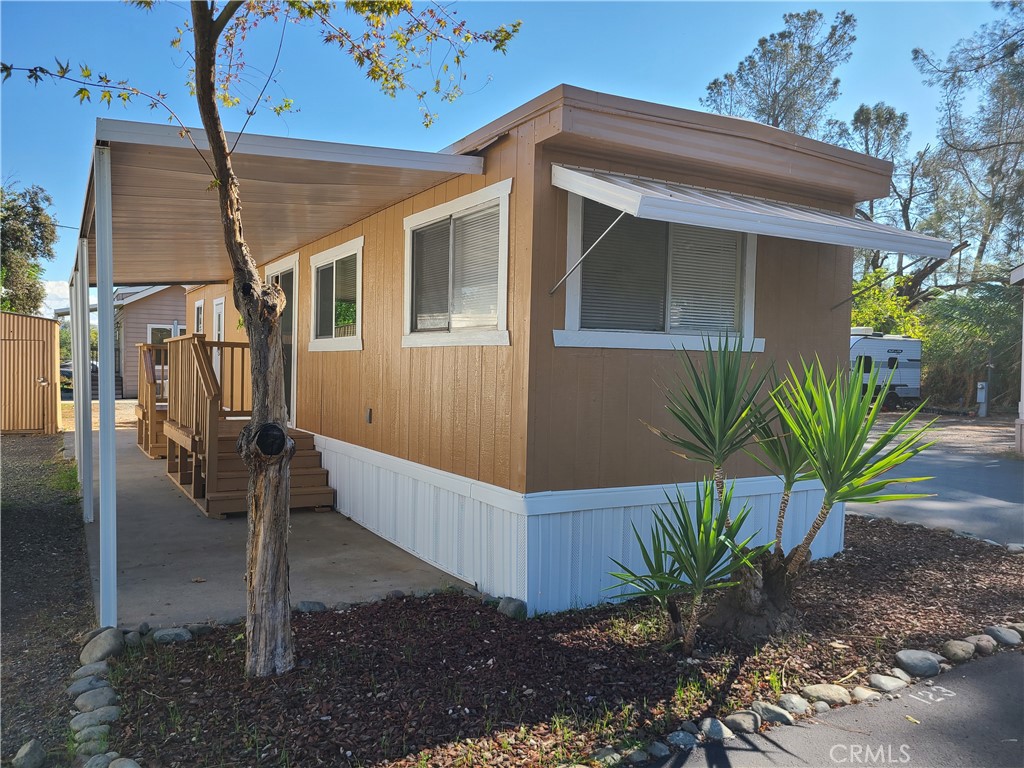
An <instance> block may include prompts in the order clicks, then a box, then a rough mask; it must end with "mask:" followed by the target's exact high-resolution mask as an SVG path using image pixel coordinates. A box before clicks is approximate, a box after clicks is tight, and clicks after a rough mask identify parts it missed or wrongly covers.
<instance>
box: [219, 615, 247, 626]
mask: <svg viewBox="0 0 1024 768" xmlns="http://www.w3.org/2000/svg"><path fill="white" fill-rule="evenodd" d="M217 624H218V625H220V626H222V627H237V626H239V625H243V626H244V625H245V616H232V617H231V618H230V619H224V620H223V621H218V622H217Z"/></svg>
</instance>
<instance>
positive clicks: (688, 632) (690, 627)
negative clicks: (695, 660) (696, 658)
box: [682, 595, 701, 656]
mask: <svg viewBox="0 0 1024 768" xmlns="http://www.w3.org/2000/svg"><path fill="white" fill-rule="evenodd" d="M700 604H701V599H700V595H694V596H693V600H692V601H691V603H690V615H689V616H688V617H687V618H686V627H685V630H684V633H683V640H682V651H683V653H684V654H686V655H687V656H693V645H694V641H695V640H696V639H697V614H698V613H699V612H700Z"/></svg>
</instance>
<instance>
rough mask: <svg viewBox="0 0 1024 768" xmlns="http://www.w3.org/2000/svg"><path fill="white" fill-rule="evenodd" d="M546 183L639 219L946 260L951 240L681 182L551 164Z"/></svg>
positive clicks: (951, 245) (951, 246) (950, 248)
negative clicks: (549, 177) (652, 179)
mask: <svg viewBox="0 0 1024 768" xmlns="http://www.w3.org/2000/svg"><path fill="white" fill-rule="evenodd" d="M551 183H552V184H554V185H555V186H556V187H559V188H561V189H564V190H567V191H569V192H573V193H575V194H577V195H581V196H583V197H586V198H588V199H590V200H594V201H595V202H598V203H603V204H604V205H607V206H609V207H611V208H615V209H616V210H619V211H624V212H625V213H628V214H630V215H631V216H636V217H637V218H641V219H654V220H657V221H668V222H673V223H676V224H690V225H692V226H696V227H708V228H710V229H724V230H729V231H733V232H750V233H752V234H756V235H771V236H773V237H786V238H790V239H792V240H807V241H810V242H814V243H829V244H831V245H847V246H853V247H854V248H871V249H873V250H875V249H877V250H881V251H892V252H895V253H905V254H910V255H915V256H926V257H930V258H934V259H948V258H949V254H950V251H951V250H952V248H953V244H952V243H949V242H946V241H945V240H941V239H939V238H937V237H929V236H928V235H922V234H918V233H917V232H907V231H905V230H902V229H896V228H895V227H887V226H885V225H883V224H876V223H874V222H870V221H864V220H862V219H856V218H853V217H851V216H841V215H839V214H837V213H831V212H828V211H820V210H816V209H813V208H805V207H802V206H799V205H792V204H789V203H779V202H774V201H769V200H760V199H758V198H754V197H747V196H745V195H738V194H734V193H732V192H719V191H717V190H708V189H697V188H696V187H690V186H687V185H685V184H676V183H671V182H665V181H648V180H645V179H638V178H630V177H627V176H621V175H619V174H615V173H606V172H603V171H584V170H577V169H570V168H565V167H563V166H559V165H555V166H552V168H551Z"/></svg>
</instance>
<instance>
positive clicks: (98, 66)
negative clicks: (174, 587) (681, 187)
mask: <svg viewBox="0 0 1024 768" xmlns="http://www.w3.org/2000/svg"><path fill="white" fill-rule="evenodd" d="M455 7H456V9H457V10H458V12H459V13H460V15H461V16H462V17H463V18H465V19H467V20H468V21H469V22H470V24H471V25H472V26H474V27H477V28H479V27H485V26H493V25H496V24H498V23H501V22H504V21H511V20H515V19H521V20H522V21H523V28H522V31H521V33H520V35H519V36H518V37H517V38H516V39H514V40H513V41H512V43H511V45H510V47H509V52H508V54H507V55H506V56H500V55H496V54H491V53H490V52H488V51H486V50H484V49H479V50H474V51H473V52H472V54H471V56H470V58H469V60H468V63H467V67H466V71H467V73H468V74H469V81H468V82H467V84H466V85H465V90H466V95H465V96H463V97H462V98H461V99H459V100H458V101H457V102H455V103H454V104H438V105H436V109H435V111H436V112H438V114H439V119H438V121H437V123H435V125H434V126H433V127H431V128H429V129H425V128H424V127H423V126H422V124H421V122H420V114H419V107H418V105H417V103H416V100H415V98H414V97H413V96H411V95H399V96H398V97H397V99H395V100H392V99H389V98H388V97H386V96H384V95H382V94H380V93H379V91H377V90H376V89H375V87H374V86H373V85H372V84H371V83H369V82H368V81H367V80H366V79H365V78H364V77H363V76H362V74H361V73H360V72H359V71H358V70H357V69H356V68H355V67H354V66H353V65H352V64H351V63H350V62H349V61H348V60H347V59H345V58H344V57H343V55H342V54H340V53H339V52H337V51H336V50H331V49H328V48H325V46H323V45H322V44H321V43H320V41H319V39H318V37H317V35H316V33H315V32H314V30H312V29H309V28H303V27H300V26H296V25H290V26H289V27H288V29H287V30H286V32H285V38H284V46H283V53H282V57H281V61H280V63H279V65H278V73H279V74H278V81H279V85H274V86H271V93H272V94H276V95H277V96H287V97H289V98H292V99H293V100H294V101H295V103H296V106H297V107H298V108H299V110H300V111H299V112H298V113H296V114H292V115H288V116H285V117H282V118H278V117H275V116H274V115H272V114H269V113H265V112H264V113H260V114H258V115H257V116H256V117H255V118H254V119H253V121H252V122H251V123H250V125H249V128H248V129H247V130H248V131H249V132H251V133H267V134H274V135H281V136H292V137H295V138H306V139H319V140H326V141H339V142H346V143H352V144H369V145H376V146H389V147H400V148H406V149H422V150H437V149H441V148H442V147H444V146H446V145H448V144H450V143H452V142H453V141H455V140H457V139H459V138H460V137H462V136H464V135H466V134H467V133H470V132H471V131H472V130H474V129H475V128H478V127H479V126H481V125H483V124H484V123H486V122H488V121H490V120H492V119H494V118H495V117H498V116H500V115H502V114H504V113H505V112H507V111H509V110H511V109H513V108H515V107H516V106H518V105H520V104H522V103H523V102H525V101H527V100H529V99H531V98H533V97H534V96H536V95H538V94H540V93H543V92H544V91H546V90H548V89H549V88H551V87H553V86H555V85H557V84H559V83H570V84H573V85H578V86H581V87H584V88H591V89H594V90H598V91H607V92H609V93H615V94H620V95H624V96H630V97H633V98H639V99H644V100H648V101H655V102H660V103H665V104H671V105H675V106H681V107H687V108H690V109H700V104H699V99H700V97H701V96H702V95H704V92H705V91H704V89H705V86H706V85H707V83H708V82H709V81H710V80H711V79H713V78H714V77H717V76H720V75H722V74H723V73H725V72H728V71H731V70H733V69H734V68H735V67H736V64H737V63H738V62H739V61H740V59H741V58H743V57H744V56H745V55H747V54H748V53H750V51H751V50H752V49H753V47H754V45H755V44H756V42H757V39H758V38H759V37H762V36H764V35H767V34H769V33H770V32H774V31H778V30H779V29H781V28H782V14H783V13H788V12H796V11H803V10H806V9H808V8H818V9H819V10H821V11H822V12H823V13H824V14H825V15H826V16H827V17H828V18H829V19H831V18H832V17H833V16H834V15H835V13H836V12H837V11H838V10H840V9H845V10H847V11H849V12H851V13H853V14H854V15H855V16H856V18H857V31H856V35H857V42H856V43H855V44H854V48H853V57H852V59H851V60H850V62H849V63H847V64H846V65H844V66H842V67H841V68H840V69H839V70H838V71H837V75H838V76H839V77H840V79H841V81H842V92H843V94H842V97H841V98H840V100H839V102H838V103H837V104H836V106H835V115H836V116H837V117H839V118H842V119H849V118H850V117H851V116H852V114H853V111H854V110H855V109H856V108H857V107H858V106H859V105H860V104H862V103H870V104H874V103H876V102H878V101H885V102H886V103H888V104H890V105H892V106H894V107H896V108H897V109H899V110H901V111H906V112H908V113H909V115H910V125H911V130H912V133H913V137H912V144H913V146H914V148H920V147H922V146H923V145H924V144H926V143H928V142H930V141H933V140H934V130H935V118H936V107H937V106H938V93H937V91H936V90H935V89H934V88H929V87H927V86H925V85H924V84H923V83H922V81H921V76H920V74H919V73H918V72H917V70H916V69H915V68H914V67H913V65H912V63H911V57H910V51H911V49H912V48H914V47H922V48H925V49H927V50H931V51H935V52H937V53H939V54H941V55H943V56H944V55H945V53H946V52H947V51H948V50H949V48H950V47H951V46H952V45H953V44H954V43H955V42H956V41H957V40H958V39H959V38H961V37H963V36H966V35H969V34H971V33H972V32H973V31H975V30H976V29H977V28H978V27H979V26H980V25H981V24H983V23H985V22H988V21H991V20H992V19H994V18H997V17H998V14H997V13H996V12H995V11H993V10H992V9H991V7H990V6H989V5H988V4H987V3H982V2H970V3H953V2H949V3H940V2H913V3H897V2H850V3H812V4H808V3H776V2H754V3H750V2H718V3H697V2H694V3H688V2H658V3H640V2H633V3H621V2H619V3H616V2H602V3H597V2H559V3H554V2H480V1H476V2H459V3H457V4H456V6H455ZM187 14H188V11H187V3H184V2H180V3H178V2H176V3H166V4H163V5H161V6H159V7H158V8H157V9H156V10H154V11H153V12H150V13H146V12H144V11H140V10H137V9H135V8H131V7H129V6H126V5H123V4H121V3H117V2H101V3H93V2H75V3H66V2H14V1H12V0H3V2H0V58H2V60H3V61H4V62H7V63H10V64H13V65H15V66H26V65H35V64H40V65H45V66H51V65H52V64H53V61H54V57H59V58H60V59H62V60H69V61H70V62H71V64H73V65H74V64H78V63H87V64H88V65H89V66H90V67H92V69H93V70H94V71H96V72H105V73H107V74H108V75H110V76H111V77H113V78H114V79H115V80H116V79H121V78H125V77H128V78H130V79H131V81H132V83H133V84H134V85H136V86H137V87H140V88H143V89H152V90H162V91H164V92H166V93H168V95H169V101H170V102H171V103H172V104H173V105H174V107H175V109H177V110H178V111H179V113H180V114H181V116H182V118H183V119H184V121H185V122H186V123H188V124H190V125H198V124H199V119H198V114H197V112H196V110H195V107H194V102H193V101H192V100H191V98H190V97H189V95H188V93H187V91H186V89H185V80H186V76H187V69H188V67H187V64H186V58H185V55H184V54H183V53H182V52H179V51H175V50H173V49H172V48H171V47H170V45H169V41H170V39H171V38H172V37H173V36H174V30H175V27H176V26H179V25H181V24H182V22H183V21H184V20H185V19H186V17H187ZM279 37H280V27H268V28H266V29H261V30H258V31H257V32H256V33H255V34H254V35H253V37H252V38H251V39H250V41H249V48H248V49H247V50H248V51H249V53H248V61H249V71H250V72H251V73H252V75H253V78H254V79H256V77H257V73H259V72H265V71H267V70H268V69H269V68H270V66H271V63H272V61H273V55H274V51H275V50H276V48H277V43H278V40H279ZM257 87H258V86H257ZM72 93H73V88H72V87H70V86H67V85H56V86H55V85H51V84H49V83H44V84H41V85H39V86H36V87H33V86H32V85H30V84H29V83H27V82H26V81H25V80H24V79H23V77H21V76H16V77H12V78H11V80H9V81H8V82H7V83H5V84H4V85H3V86H2V89H0V175H2V178H3V179H4V180H5V181H7V180H16V181H17V182H19V183H20V184H22V185H29V184H39V185H41V186H42V187H44V188H45V189H46V190H47V191H49V193H50V194H51V195H52V196H53V199H54V209H53V213H54V214H55V215H56V217H57V218H58V220H59V222H60V223H61V224H66V225H71V226H77V224H78V222H79V221H80V219H81V206H82V201H83V199H84V196H85V185H86V181H87V174H88V168H89V159H90V153H91V144H92V137H93V133H94V121H95V118H96V117H98V116H109V117H114V118H119V119H127V120H140V121H147V122H161V121H163V120H164V117H163V115H161V114H159V113H157V112H152V111H150V110H149V109H148V108H147V107H146V106H145V104H144V103H143V102H140V103H138V104H137V105H134V106H131V107H129V108H127V109H123V108H121V107H119V106H116V107H113V108H111V109H109V110H108V109H107V108H106V107H102V106H99V105H98V104H96V103H93V104H88V103H87V104H85V105H82V106H80V105H79V104H78V102H77V100H75V99H73V98H72ZM242 119H244V115H242V114H241V111H240V110H235V111H234V114H231V113H230V112H229V113H227V114H226V115H225V122H226V124H227V125H228V127H229V128H232V127H238V125H240V121H241V120H242ZM243 197H244V189H243ZM60 232H61V234H62V239H61V241H60V242H59V243H58V246H57V259H56V260H55V261H54V262H53V263H50V264H48V265H47V269H46V274H45V279H46V280H47V281H48V289H49V291H50V294H49V298H48V304H49V305H50V307H51V308H52V307H54V306H61V305H64V304H66V299H65V298H64V297H66V285H64V286H62V285H61V283H64V282H65V281H66V280H67V278H68V275H69V273H70V270H71V265H72V260H73V256H74V249H75V238H76V231H75V230H74V229H62V230H60Z"/></svg>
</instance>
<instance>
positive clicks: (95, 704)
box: [75, 688, 117, 712]
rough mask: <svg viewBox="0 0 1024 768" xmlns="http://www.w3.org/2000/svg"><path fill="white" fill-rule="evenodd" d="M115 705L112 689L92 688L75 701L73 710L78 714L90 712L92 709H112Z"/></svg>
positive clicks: (115, 698) (115, 699) (114, 694)
mask: <svg viewBox="0 0 1024 768" xmlns="http://www.w3.org/2000/svg"><path fill="white" fill-rule="evenodd" d="M115 704H117V693H116V692H115V691H114V689H113V688H94V689H93V690H91V691H86V692H85V693H83V694H82V695H81V696H79V697H78V698H77V699H75V709H77V710H78V711H79V712H92V711H93V710H94V709H99V708H100V707H112V706H114V705H115Z"/></svg>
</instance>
